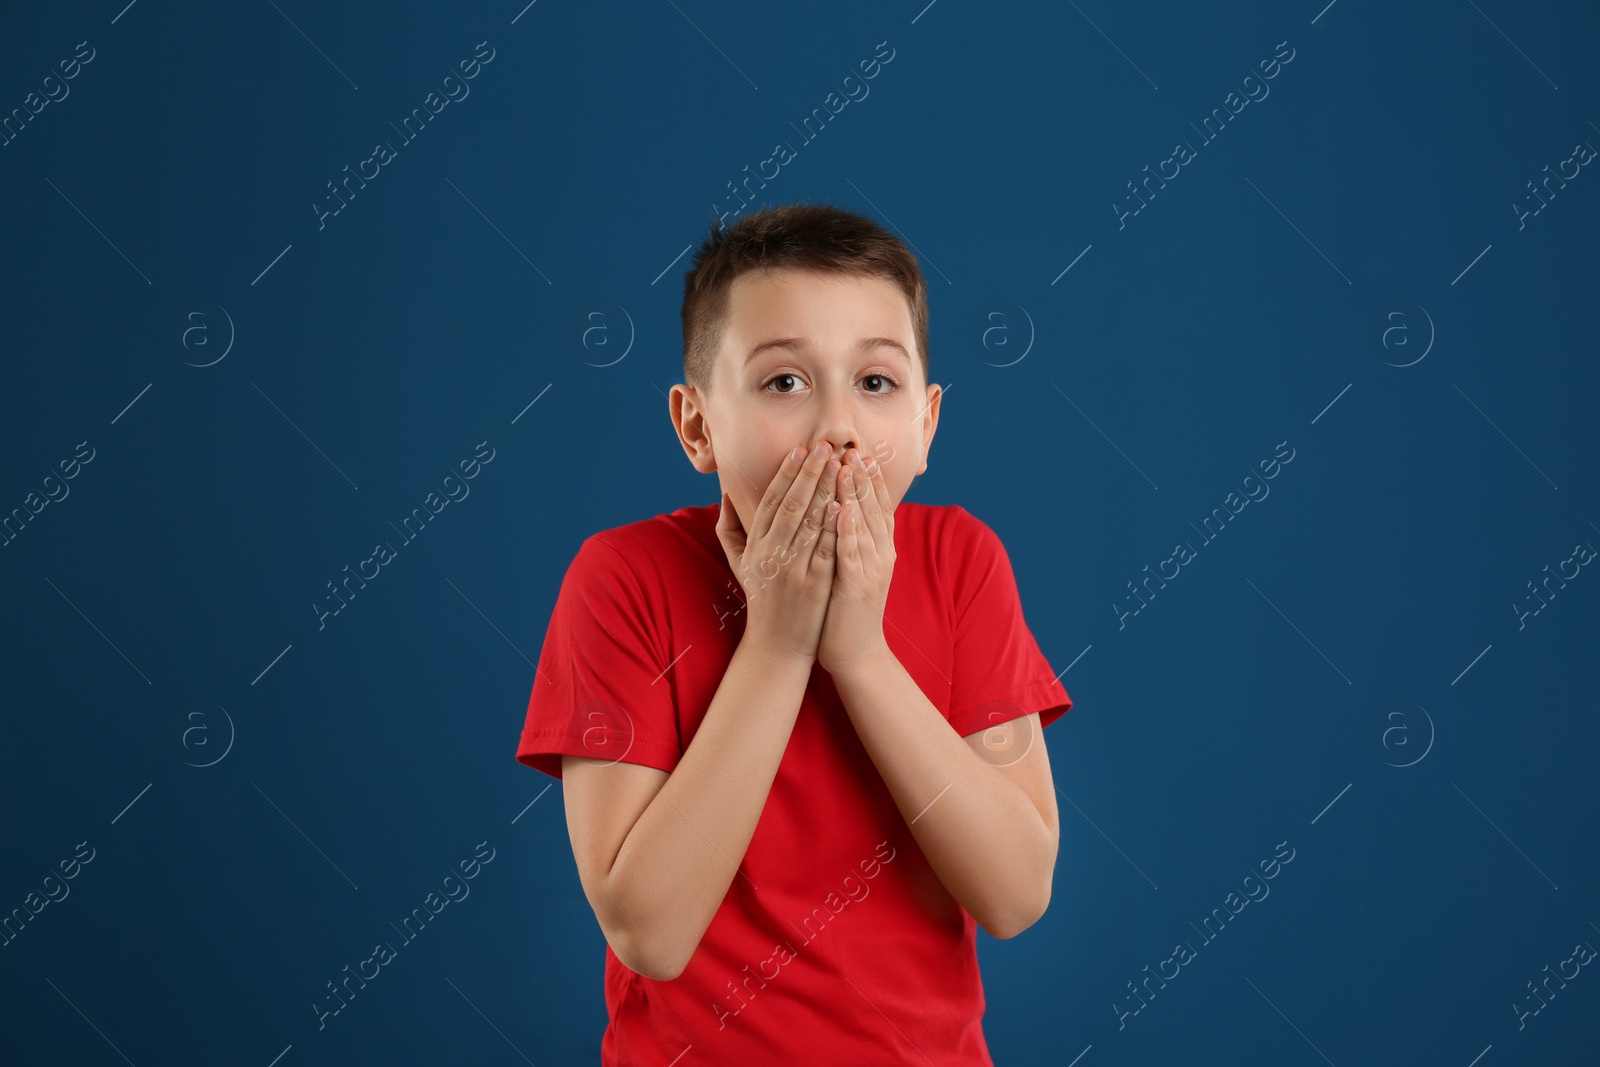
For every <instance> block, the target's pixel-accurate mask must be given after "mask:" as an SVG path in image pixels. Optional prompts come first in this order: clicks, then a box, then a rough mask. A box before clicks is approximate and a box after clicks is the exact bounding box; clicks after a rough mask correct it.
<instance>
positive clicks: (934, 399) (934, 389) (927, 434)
mask: <svg viewBox="0 0 1600 1067" xmlns="http://www.w3.org/2000/svg"><path fill="white" fill-rule="evenodd" d="M943 399H944V390H943V389H942V388H941V387H940V386H938V385H937V384H930V385H929V386H928V407H927V410H925V411H924V412H923V413H922V466H920V467H918V468H917V475H918V476H919V477H920V476H921V475H922V474H924V473H925V472H926V471H927V469H928V450H929V449H931V448H932V447H933V435H934V433H935V432H937V431H938V429H939V404H940V402H941V401H942V400H943Z"/></svg>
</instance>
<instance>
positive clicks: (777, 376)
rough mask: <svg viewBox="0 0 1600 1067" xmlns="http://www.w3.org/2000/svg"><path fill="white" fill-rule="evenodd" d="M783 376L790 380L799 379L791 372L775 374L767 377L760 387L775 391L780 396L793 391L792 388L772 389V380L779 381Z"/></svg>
mask: <svg viewBox="0 0 1600 1067" xmlns="http://www.w3.org/2000/svg"><path fill="white" fill-rule="evenodd" d="M785 378H788V379H790V380H791V381H799V380H800V379H799V377H798V376H796V375H793V374H775V375H773V376H772V377H771V378H768V379H767V381H766V383H765V384H764V385H763V386H762V388H763V389H766V390H768V391H770V392H774V393H777V394H779V395H780V396H781V395H786V394H788V393H792V392H794V390H793V389H772V383H773V382H781V381H783V380H784V379H785Z"/></svg>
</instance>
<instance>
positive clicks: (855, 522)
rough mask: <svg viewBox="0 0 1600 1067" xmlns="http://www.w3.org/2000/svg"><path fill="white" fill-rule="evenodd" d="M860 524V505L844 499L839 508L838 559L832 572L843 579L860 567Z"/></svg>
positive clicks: (847, 579) (846, 578) (846, 579)
mask: <svg viewBox="0 0 1600 1067" xmlns="http://www.w3.org/2000/svg"><path fill="white" fill-rule="evenodd" d="M860 525H861V505H860V504H859V503H857V502H856V501H854V500H847V501H845V503H844V505H843V506H842V507H840V509H839V559H838V562H837V563H836V564H835V566H836V568H837V569H836V570H835V572H834V573H835V575H836V576H837V577H838V578H841V579H843V580H845V581H849V578H850V575H851V574H854V573H856V572H857V571H859V570H860V569H861V537H860V529H859V527H860Z"/></svg>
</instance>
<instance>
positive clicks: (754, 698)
mask: <svg viewBox="0 0 1600 1067" xmlns="http://www.w3.org/2000/svg"><path fill="white" fill-rule="evenodd" d="M691 654H692V653H691ZM810 675H811V664H810V661H808V660H805V659H801V658H799V657H797V656H794V655H791V654H787V653H783V652H778V651H774V650H772V649H771V647H770V646H768V645H766V644H763V643H761V642H759V641H757V640H755V639H754V638H752V637H751V636H750V635H749V631H746V636H745V637H744V639H742V640H741V641H740V643H739V646H738V648H737V649H736V650H735V651H734V654H733V659H732V660H731V661H730V662H729V664H728V670H727V672H726V673H725V674H724V675H723V678H722V683H721V684H720V685H719V686H718V687H717V692H716V696H715V697H713V698H712V701H711V706H710V707H709V708H708V709H707V710H706V715H705V719H704V721H702V723H701V724H700V728H699V730H698V731H697V732H696V733H695V736H694V739H693V740H692V741H691V742H690V743H689V746H688V748H687V749H686V750H685V751H684V753H683V756H682V757H681V758H680V759H679V761H678V765H677V766H676V767H675V768H674V769H673V770H672V772H671V773H670V774H668V773H666V772H664V771H660V770H656V769H655V768H648V767H640V766H637V765H634V764H626V763H614V764H609V765H608V764H603V763H597V762H596V761H593V760H586V759H581V758H577V757H572V756H567V757H565V758H563V760H562V780H563V795H564V796H565V798H566V804H567V825H568V830H569V833H570V834H571V837H572V848H573V855H574V856H575V857H576V858H577V862H578V874H579V878H580V880H581V881H582V883H583V889H584V895H585V896H587V897H588V899H589V904H590V906H591V907H592V908H593V909H594V913H595V917H596V919H598V920H599V922H600V928H601V930H602V931H603V932H604V933H605V935H606V940H607V942H609V943H610V945H611V949H612V951H613V952H615V953H616V955H617V958H618V959H620V960H621V961H622V962H623V963H624V964H625V965H626V966H627V967H628V968H629V969H630V970H633V971H635V972H637V973H639V974H642V975H644V976H645V977H647V978H653V979H655V980H657V981H669V980H671V979H673V978H676V977H678V975H679V974H681V973H682V972H683V969H684V968H685V967H686V966H688V963H689V958H690V957H691V956H692V955H693V954H694V950H695V948H696V947H697V946H698V945H699V944H700V938H701V937H702V936H703V935H704V934H705V932H706V928H707V927H709V926H710V925H711V920H712V918H713V916H715V915H716V912H717V908H718V907H719V906H720V905H721V904H722V901H723V898H724V897H726V896H727V893H728V887H729V886H730V885H731V884H732V883H733V879H734V878H735V877H744V876H743V875H740V874H738V873H737V871H738V864H739V862H740V861H741V860H742V859H743V858H744V854H745V850H746V849H747V848H748V847H749V845H750V838H751V837H752V836H753V835H754V834H755V828H756V822H757V820H758V819H759V818H760V815H761V809H762V808H763V807H764V806H765V804H766V800H767V794H768V792H769V791H770V790H771V788H772V781H773V779H774V777H776V775H777V773H778V764H779V763H780V761H781V760H782V758H783V753H784V749H785V748H786V747H787V746H788V743H789V735H790V733H791V732H792V731H793V729H794V724H795V719H796V717H797V715H798V714H799V711H800V701H801V698H802V696H803V695H804V694H805V688H806V683H807V681H808V679H809V678H810Z"/></svg>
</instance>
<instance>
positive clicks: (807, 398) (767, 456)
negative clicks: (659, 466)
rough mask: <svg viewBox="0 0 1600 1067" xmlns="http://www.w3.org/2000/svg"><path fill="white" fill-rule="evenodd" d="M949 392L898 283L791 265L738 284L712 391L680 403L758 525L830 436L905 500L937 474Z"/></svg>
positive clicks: (691, 449) (698, 462)
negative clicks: (808, 451)
mask: <svg viewBox="0 0 1600 1067" xmlns="http://www.w3.org/2000/svg"><path fill="white" fill-rule="evenodd" d="M863 342H865V344H863ZM941 392H942V390H941V389H940V388H939V386H937V385H933V384H929V383H927V382H924V381H923V380H922V363H921V357H920V355H919V353H918V352H917V348H916V335H915V332H914V330H913V329H912V325H911V308H910V305H909V303H908V302H907V301H906V298H905V294H904V293H902V292H901V291H900V289H899V288H898V287H897V286H896V285H895V284H894V283H893V282H890V281H888V280H887V279H884V278H877V277H858V276H851V275H844V276H840V275H831V274H823V273H820V272H817V271H810V270H798V269H784V270H780V271H773V272H751V273H748V274H743V275H740V276H739V277H738V278H736V279H734V282H733V286H732V290H731V292H730V294H729V307H728V322H727V327H726V329H725V330H724V331H723V336H722V347H721V348H720V349H719V350H718V352H717V355H716V362H715V365H714V367H713V373H712V384H711V388H710V389H709V390H708V391H704V392H702V391H700V390H697V389H695V388H693V387H691V386H687V385H675V386H673V387H672V396H671V398H670V400H671V407H672V418H673V423H674V425H675V426H676V427H677V430H678V436H679V440H680V441H681V442H682V444H683V447H684V451H686V452H687V453H688V454H689V460H690V462H692V463H693V464H694V466H695V469H696V470H698V471H700V472H701V473H703V474H709V473H711V472H713V471H715V472H717V474H718V475H719V480H720V482H721V483H722V489H723V490H724V491H726V492H727V494H728V498H729V499H730V500H732V501H733V505H734V509H735V510H736V511H737V512H738V514H739V518H740V520H741V522H743V524H744V527H745V529H747V530H748V529H749V528H750V524H751V522H752V521H753V519H754V516H755V511H756V506H757V505H758V504H759V503H760V502H761V498H762V496H763V495H765V493H766V491H767V487H768V485H769V484H770V483H771V482H772V479H773V477H774V476H775V475H776V474H777V472H778V467H779V466H780V465H781V464H782V463H783V459H784V456H786V455H787V454H788V453H789V451H790V450H791V449H793V448H794V447H795V446H796V445H800V446H804V447H806V448H810V447H811V446H812V445H815V444H816V443H817V442H818V441H826V442H828V445H829V447H830V449H831V454H832V455H833V456H835V457H837V458H839V459H841V460H842V459H843V457H844V454H845V450H846V449H848V448H857V449H859V450H860V451H861V453H862V458H863V459H865V458H866V457H868V456H872V457H875V458H876V459H877V461H878V464H879V466H880V467H881V468H882V470H883V477H884V481H885V484H886V485H887V486H888V489H889V495H890V498H891V500H892V502H893V503H894V504H898V503H899V502H900V501H901V500H902V499H903V498H904V497H905V494H906V490H907V489H909V488H910V486H911V481H912V479H913V478H915V477H916V476H917V475H919V474H921V473H922V472H923V471H925V470H927V469H928V447H929V445H930V444H932V442H933V434H934V430H935V429H936V428H937V426H938V422H939V400H940V394H941Z"/></svg>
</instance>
